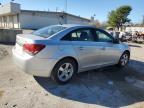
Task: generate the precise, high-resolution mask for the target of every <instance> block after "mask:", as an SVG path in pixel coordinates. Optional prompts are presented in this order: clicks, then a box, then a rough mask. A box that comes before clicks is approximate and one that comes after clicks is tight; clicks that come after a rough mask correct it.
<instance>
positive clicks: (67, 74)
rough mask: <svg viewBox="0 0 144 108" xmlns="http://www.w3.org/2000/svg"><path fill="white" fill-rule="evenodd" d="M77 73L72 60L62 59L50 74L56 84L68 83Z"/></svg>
mask: <svg viewBox="0 0 144 108" xmlns="http://www.w3.org/2000/svg"><path fill="white" fill-rule="evenodd" d="M76 72H77V65H76V63H75V61H74V60H72V59H63V60H61V61H59V62H58V63H57V64H56V65H55V67H54V69H53V71H52V74H51V78H52V79H53V80H54V81H56V82H57V83H58V84H65V83H67V82H69V81H70V80H71V79H72V77H73V76H74V75H75V73H76Z"/></svg>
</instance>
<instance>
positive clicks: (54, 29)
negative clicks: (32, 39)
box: [32, 26, 66, 38]
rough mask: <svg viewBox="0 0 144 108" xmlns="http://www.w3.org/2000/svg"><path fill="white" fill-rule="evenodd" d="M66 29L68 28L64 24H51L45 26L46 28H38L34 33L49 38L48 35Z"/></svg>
mask: <svg viewBox="0 0 144 108" xmlns="http://www.w3.org/2000/svg"><path fill="white" fill-rule="evenodd" d="M64 29H66V27H63V26H49V27H45V28H42V29H39V30H36V31H34V32H33V33H32V34H33V35H37V36H40V37H44V38H48V37H50V36H52V35H54V34H56V33H58V32H60V31H62V30H64Z"/></svg>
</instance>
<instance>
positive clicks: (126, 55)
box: [118, 52, 130, 67]
mask: <svg viewBox="0 0 144 108" xmlns="http://www.w3.org/2000/svg"><path fill="white" fill-rule="evenodd" d="M129 58H130V54H129V53H128V52H124V53H123V54H122V56H121V58H120V60H119V63H118V66H120V67H124V66H125V65H127V64H128V62H129Z"/></svg>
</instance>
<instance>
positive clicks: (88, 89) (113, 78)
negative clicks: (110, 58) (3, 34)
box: [0, 43, 144, 108]
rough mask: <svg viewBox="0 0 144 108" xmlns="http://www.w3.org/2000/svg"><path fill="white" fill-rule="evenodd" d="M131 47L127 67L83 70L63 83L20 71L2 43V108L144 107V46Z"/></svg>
mask: <svg viewBox="0 0 144 108" xmlns="http://www.w3.org/2000/svg"><path fill="white" fill-rule="evenodd" d="M130 46H131V50H132V57H131V61H130V63H129V65H128V66H127V67H125V68H123V69H119V68H117V67H114V66H112V67H107V68H104V69H98V70H92V71H91V72H85V73H81V74H79V75H77V77H76V78H74V79H73V80H72V81H71V82H70V83H69V84H67V85H63V86H60V85H57V84H55V83H53V82H52V81H51V80H50V79H48V78H40V77H33V76H31V75H27V74H25V73H24V72H22V71H21V70H19V69H18V68H17V67H16V66H15V65H14V64H13V62H12V58H11V48H12V46H11V45H0V108H10V107H15V108H95V107H114V108H116V107H130V108H131V107H133V108H144V45H138V44H132V43H131V44H130Z"/></svg>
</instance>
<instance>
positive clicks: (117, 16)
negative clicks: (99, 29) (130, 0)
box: [108, 6, 132, 29]
mask: <svg viewBox="0 0 144 108" xmlns="http://www.w3.org/2000/svg"><path fill="white" fill-rule="evenodd" d="M131 11H132V8H131V6H121V7H119V8H117V9H116V10H112V11H111V12H110V13H109V15H108V24H109V26H111V27H116V28H118V29H119V28H121V27H122V25H123V24H125V23H126V22H130V19H129V18H128V15H129V14H130V12H131Z"/></svg>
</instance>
